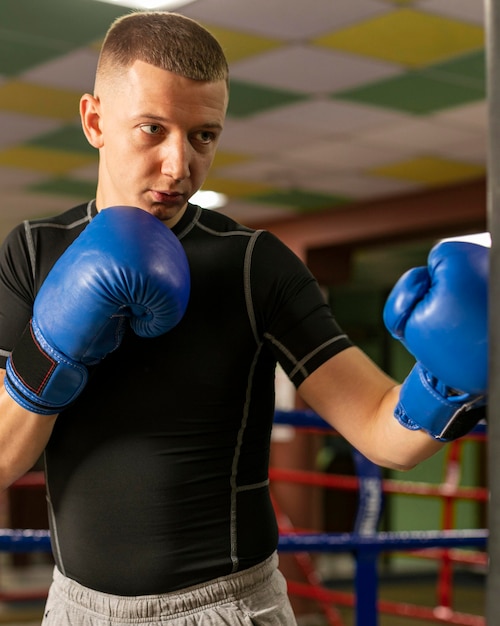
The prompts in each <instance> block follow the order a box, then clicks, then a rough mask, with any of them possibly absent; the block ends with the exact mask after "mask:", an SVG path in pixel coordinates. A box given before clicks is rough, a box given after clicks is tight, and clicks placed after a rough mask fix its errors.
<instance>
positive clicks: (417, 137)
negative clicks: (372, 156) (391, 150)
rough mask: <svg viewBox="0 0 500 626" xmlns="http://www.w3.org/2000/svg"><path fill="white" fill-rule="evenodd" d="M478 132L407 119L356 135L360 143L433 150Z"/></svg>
mask: <svg viewBox="0 0 500 626" xmlns="http://www.w3.org/2000/svg"><path fill="white" fill-rule="evenodd" d="M477 136H478V132H476V131H474V130H472V129H471V128H459V127H458V126H451V125H450V126H445V125H444V124H442V123H441V124H440V123H436V122H431V121H428V120H424V119H413V120H408V121H406V122H405V123H403V124H394V125H392V126H386V127H384V128H379V129H374V130H371V131H367V132H364V133H363V134H362V135H358V136H357V139H359V141H360V142H362V143H369V144H372V145H378V146H398V147H401V148H404V147H405V146H406V147H408V146H409V147H411V149H412V150H419V151H423V150H426V151H433V150H435V149H440V148H443V147H445V146H453V145H456V144H458V143H461V142H466V141H468V140H470V141H473V140H475V139H476V138H477Z"/></svg>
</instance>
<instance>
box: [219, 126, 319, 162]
mask: <svg viewBox="0 0 500 626" xmlns="http://www.w3.org/2000/svg"><path fill="white" fill-rule="evenodd" d="M310 139H311V135H310V133H309V132H308V131H307V130H304V129H300V128H296V129H295V130H294V132H293V133H291V132H290V129H289V128H288V127H284V128H283V127H278V126H276V125H275V124H264V123H263V122H262V121H261V120H255V119H253V118H252V117H246V118H239V119H237V118H231V117H229V118H227V119H226V123H225V124H224V132H223V133H222V136H221V139H220V142H219V152H220V151H230V152H233V153H236V154H237V153H240V154H248V155H253V156H257V155H265V154H268V153H272V152H277V151H282V150H288V149H290V148H298V147H300V146H301V145H303V144H304V143H305V142H307V141H310Z"/></svg>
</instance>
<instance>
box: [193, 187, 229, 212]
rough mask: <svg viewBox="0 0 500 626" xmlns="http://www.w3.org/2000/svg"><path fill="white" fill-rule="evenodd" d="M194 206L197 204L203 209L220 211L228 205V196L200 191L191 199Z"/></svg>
mask: <svg viewBox="0 0 500 626" xmlns="http://www.w3.org/2000/svg"><path fill="white" fill-rule="evenodd" d="M189 202H191V203H192V204H197V205H198V206H201V207H202V208H203V209H220V208H221V207H223V206H224V205H226V204H227V196H225V195H224V194H223V193H217V192H216V191H208V190H206V191H204V190H202V189H200V191H197V192H196V193H195V194H194V196H192V197H191V198H190V199H189Z"/></svg>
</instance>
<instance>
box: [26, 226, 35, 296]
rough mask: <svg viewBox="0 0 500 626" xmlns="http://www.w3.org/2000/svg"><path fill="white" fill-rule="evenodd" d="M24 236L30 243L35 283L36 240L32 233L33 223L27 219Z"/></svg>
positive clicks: (29, 250) (29, 252)
mask: <svg viewBox="0 0 500 626" xmlns="http://www.w3.org/2000/svg"><path fill="white" fill-rule="evenodd" d="M24 236H25V237H26V243H27V244H28V255H29V259H30V266H31V278H32V279H33V284H35V281H36V263H35V259H36V254H35V242H34V240H33V237H32V234H31V225H30V223H29V221H28V220H25V222H24Z"/></svg>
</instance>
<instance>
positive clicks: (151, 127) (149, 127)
mask: <svg viewBox="0 0 500 626" xmlns="http://www.w3.org/2000/svg"><path fill="white" fill-rule="evenodd" d="M141 130H142V131H143V132H145V133H146V134H147V135H160V134H161V133H162V132H163V128H162V127H161V126H160V125H159V124H142V125H141Z"/></svg>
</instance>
